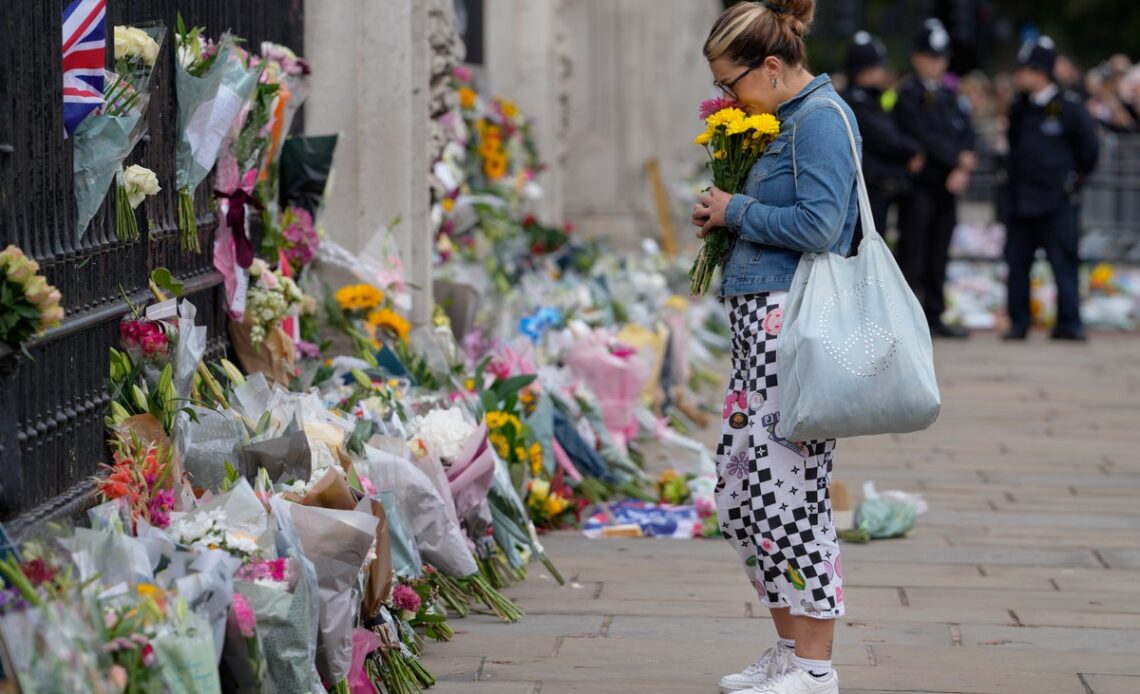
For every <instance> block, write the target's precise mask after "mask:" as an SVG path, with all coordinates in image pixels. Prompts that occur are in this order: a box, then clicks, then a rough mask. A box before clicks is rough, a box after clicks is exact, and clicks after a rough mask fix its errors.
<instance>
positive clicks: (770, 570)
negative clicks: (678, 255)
mask: <svg viewBox="0 0 1140 694" xmlns="http://www.w3.org/2000/svg"><path fill="white" fill-rule="evenodd" d="M814 4H815V3H814V2H812V0H783V1H777V0H768V1H767V2H760V3H751V2H747V3H741V4H737V5H734V6H733V7H731V8H730V9H728V10H727V11H726V12H725V13H724V14H723V15H722V16H721V17H720V19H719V20H717V22H716V24H715V25H714V26H713V28H712V32H711V33H710V34H709V38H708V41H707V42H706V43H705V57H706V58H707V59H708V62H709V67H710V69H711V70H712V73H713V78H714V80H715V82H714V84H715V85H716V86H717V87H718V88H719V89H721V90H722V91H723V92H724V94H725V96H727V97H729V98H732V99H735V100H736V101H738V102H740V104H742V106H743V107H744V109H745V110H746V111H747V112H749V113H750V114H756V113H774V114H776V117H777V119H779V121H780V123H781V135H780V137H779V138H778V139H777V140H776V141H775V142H773V143H772V144H771V145H769V146H768V148H767V149H766V150H765V152H764V155H763V157H761V159H760V161H758V162H757V163H756V166H755V167H754V168H753V169H752V172H751V174H750V175H749V177H748V181H747V183H746V185H745V193H744V194H743V195H730V194H728V193H726V192H724V191H721V190H718V189H716V188H712V189H710V190H709V191H707V192H706V193H705V194H704V195H702V196H701V199H700V202H698V204H697V205H696V206H695V207H694V208H693V223H694V224H696V225H697V226H699V227H701V230H700V231H699V232H698V233H697V236H698V237H701V238H703V237H704V236H705V235H706V234H707V233H708V232H709V231H711V230H712V229H715V228H718V227H723V228H726V229H728V230H729V231H730V232H731V233H733V234H734V235H735V236H736V239H735V246H734V248H733V250H732V253H731V255H730V256H729V259H728V261H727V263H726V264H725V268H724V280H723V283H722V285H721V295H722V297H723V299H724V302H725V303H726V304H727V306H728V311H729V317H730V321H731V324H732V332H733V340H732V343H733V347H732V352H733V354H732V361H733V373H732V378H731V382H730V384H729V393H728V397H727V398H726V399H725V406H724V425H723V432H722V436H721V442H720V444H719V445H718V447H717V468H718V474H719V477H720V480H719V483H718V485H717V511H718V516H719V520H720V522H721V529H722V531H723V532H724V535H725V537H726V538H727V539H728V541H729V542H730V543H731V544H732V545H733V546H734V547H735V548H736V550H737V552H739V554H740V557H741V559H742V561H743V562H744V567H745V573H746V574H747V575H748V578H749V579H750V580H751V581H752V584H753V586H755V588H756V590H757V592H758V593H759V596H760V602H761V603H763V604H764V605H765V606H766V607H768V608H769V610H770V611H771V613H772V619H773V621H774V622H775V625H776V631H777V632H778V633H779V642H778V643H777V644H776V645H775V646H774V647H773V648H771V649H769V650H768V651H767V652H766V653H764V654H763V656H762V657H761V658H760V659H759V660H758V661H757V662H756V663H754V664H753V665H751V666H749V667H748V668H746V669H745V670H744V671H743V672H740V673H737V674H733V675H728V676H726V677H725V678H724V679H722V680H721V681H720V690H721V692H736V691H747V692H750V693H751V694H759V693H761V692H763V693H765V694H784V693H785V692H788V693H790V692H796V693H797V694H806V693H808V692H812V693H815V692H838V691H839V681H838V678H837V676H836V674H835V673H834V671H833V670H832V669H831V647H832V639H833V637H834V634H835V620H836V619H837V618H838V617H840V616H842V615H843V614H844V605H843V588H842V572H843V568H842V564H841V562H840V560H839V545H838V544H837V542H836V535H835V526H834V524H833V522H832V519H831V504H830V500H829V493H828V487H829V485H830V479H831V464H832V452H833V450H834V448H835V441H810V442H793V441H786V440H784V439H781V438H780V437H778V436H777V435H776V433H775V432H776V422H777V421H778V420H779V417H780V406H779V380H780V365H779V364H778V363H777V362H776V340H777V337H778V335H779V333H780V328H781V324H782V319H783V306H784V301H785V299H786V297H787V291H788V289H789V288H790V287H791V283H792V276H793V275H794V274H795V270H796V265H797V263H798V262H799V260H800V256H801V255H802V254H804V253H825V252H831V253H840V254H844V255H846V254H847V251H848V250H849V246H850V244H851V237H852V233H853V231H854V229H855V224H856V221H857V218H858V198H857V193H856V182H855V174H856V166H858V164H857V163H856V162H855V161H854V158H853V157H852V155H851V146H850V144H849V136H848V130H847V125H846V124H845V123H844V115H846V118H847V120H848V121H849V122H850V123H851V127H852V128H855V116H854V114H852V113H851V111H850V110H849V109H848V108H847V106H846V105H845V104H844V103H843V101H842V99H840V98H839V96H838V95H837V94H836V93H835V90H834V89H833V88H832V86H831V80H830V79H829V78H828V77H827V75H819V76H813V75H812V74H810V73H809V72H808V71H807V69H806V67H805V60H806V55H805V46H804V34H805V33H806V31H807V28H808V25H809V24H810V23H811V20H812V14H813V12H814ZM857 142H858V139H857Z"/></svg>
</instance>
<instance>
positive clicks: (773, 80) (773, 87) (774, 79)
mask: <svg viewBox="0 0 1140 694" xmlns="http://www.w3.org/2000/svg"><path fill="white" fill-rule="evenodd" d="M775 88H776V78H775V77H773V78H772V89H775Z"/></svg>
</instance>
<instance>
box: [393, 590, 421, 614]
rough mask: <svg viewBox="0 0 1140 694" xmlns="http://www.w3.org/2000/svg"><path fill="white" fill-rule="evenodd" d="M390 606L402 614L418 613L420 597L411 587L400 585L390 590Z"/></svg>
mask: <svg viewBox="0 0 1140 694" xmlns="http://www.w3.org/2000/svg"><path fill="white" fill-rule="evenodd" d="M392 604H393V605H395V606H396V609H397V610H401V611H403V612H419V611H420V596H419V593H417V592H416V591H415V589H414V588H412V587H411V586H406V585H403V584H400V585H398V586H396V587H395V588H393V589H392Z"/></svg>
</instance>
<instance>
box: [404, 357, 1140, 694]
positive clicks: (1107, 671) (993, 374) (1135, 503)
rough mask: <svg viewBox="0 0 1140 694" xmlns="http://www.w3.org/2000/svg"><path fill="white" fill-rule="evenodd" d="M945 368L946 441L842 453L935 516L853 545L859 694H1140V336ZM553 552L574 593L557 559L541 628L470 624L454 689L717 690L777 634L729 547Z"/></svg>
mask: <svg viewBox="0 0 1140 694" xmlns="http://www.w3.org/2000/svg"><path fill="white" fill-rule="evenodd" d="M938 360H939V373H940V377H941V380H942V385H943V399H944V402H945V406H944V410H943V415H942V418H941V419H940V421H939V423H938V424H937V425H936V426H935V427H934V428H933V429H932V430H931V431H928V432H924V433H922V434H918V435H913V436H907V437H886V438H880V439H866V440H852V441H841V442H840V445H839V449H838V451H837V456H836V460H837V463H836V478H837V479H839V480H842V481H844V482H845V483H846V484H847V485H848V486H849V487H850V488H851V490H852V492H858V490H859V488H860V487H861V486H862V483H863V481H864V480H868V479H873V480H875V482H876V483H877V484H878V487H879V489H881V490H882V489H891V488H898V489H905V490H909V491H916V492H919V493H921V494H922V495H923V496H924V497H925V498H926V500H927V501H928V502H929V503H930V505H931V511H930V513H928V514H927V515H926V516H924V517H922V518H921V519H920V521H919V527H918V528H917V529H916V531H915V532H914V533H913V534H912V536H911V537H909V538H907V539H905V540H896V541H885V542H876V543H872V544H870V545H862V546H860V545H847V544H845V545H844V550H843V551H844V553H845V556H844V568H845V570H846V574H845V578H846V590H845V593H846V601H847V605H848V610H849V613H848V616H847V617H846V618H844V619H843V620H842V622H841V625H840V626H839V630H838V634H837V639H836V641H837V642H836V664H837V667H838V670H839V674H840V681H841V683H842V687H843V689H842V691H844V692H847V693H854V692H888V691H889V692H1003V693H1004V692H1016V693H1020V692H1033V693H1035V694H1045V693H1050V692H1066V693H1068V692H1072V693H1076V694H1087V693H1089V692H1093V693H1095V694H1124V693H1128V694H1135V693H1136V692H1140V339H1135V338H1125V337H1112V336H1106V337H1103V338H1101V339H1098V340H1096V341H1094V342H1093V343H1092V344H1091V345H1088V346H1086V347H1081V346H1069V345H1054V344H1049V343H1048V342H1047V341H1046V340H1044V338H1041V337H1037V338H1036V339H1035V340H1034V342H1032V343H1030V344H1028V345H1005V344H1001V343H999V342H998V341H997V339H996V338H995V337H992V336H978V337H975V339H973V340H971V341H970V342H969V343H966V344H949V343H944V342H943V343H938ZM704 437H705V438H706V439H711V438H713V437H715V432H711V431H709V432H705V433H704ZM655 464H658V465H660V463H659V462H658V463H655ZM547 544H548V549H549V552H550V555H551V556H552V557H553V558H554V559H555V561H556V563H557V564H558V566H559V568H560V569H561V570H562V571H563V573H564V574H566V575H567V576H568V577H573V578H574V584H573V585H571V586H568V587H565V588H559V587H558V586H557V585H556V584H555V583H554V582H553V581H552V580H550V579H549V577H547V576H546V575H545V572H544V571H543V570H542V568H541V567H540V566H536V567H534V568H533V569H532V574H531V578H530V579H529V580H528V581H527V582H526V583H525V584H522V585H520V586H517V587H514V588H512V589H509V590H508V591H507V593H508V594H509V595H511V596H512V597H513V598H515V599H517V600H518V602H519V603H520V604H521V605H522V606H523V608H524V609H525V610H526V611H527V616H526V617H525V618H524V619H523V621H522V622H520V623H518V624H514V625H505V624H500V623H498V622H496V621H495V620H493V619H490V618H487V617H481V616H476V617H471V618H468V619H466V620H457V621H455V622H453V625H454V627H455V629H456V632H457V635H456V638H455V640H454V641H452V642H451V643H448V644H431V645H429V648H428V657H427V658H426V664H427V666H428V668H429V669H430V670H431V671H432V672H434V673H436V674H437V675H438V676H440V679H441V683H440V684H439V685H438V687H437V688H436V689H435V690H434V691H436V692H438V694H452V693H455V692H462V693H466V692H487V693H492V692H493V693H495V694H531V693H534V692H541V693H542V694H561V693H563V692H591V693H596V694H608V693H610V692H613V693H617V692H622V693H623V694H624V693H626V692H633V693H638V694H640V693H645V694H649V693H657V692H668V693H674V692H676V693H678V694H681V693H686V694H687V693H693V692H695V693H702V692H709V693H712V692H715V691H716V680H717V679H718V678H719V676H720V675H722V674H724V673H726V672H729V671H733V670H736V669H739V668H740V667H741V666H743V665H744V664H746V663H748V662H750V661H751V660H753V659H754V658H755V656H756V655H757V654H758V653H759V651H760V650H761V649H762V648H765V647H767V646H768V645H769V643H770V642H772V641H773V638H774V637H773V635H774V631H773V630H772V628H771V623H770V620H769V619H768V618H767V617H766V615H765V614H764V610H763V608H762V607H761V606H760V605H759V604H758V603H757V600H756V595H755V593H754V592H753V591H752V589H751V587H750V586H749V585H748V584H747V582H746V581H745V580H744V578H743V574H742V572H741V571H740V570H739V568H738V566H737V561H736V556H735V553H734V552H733V551H732V550H731V548H730V547H729V546H728V545H727V543H725V542H723V541H721V540H711V541H710V540H706V541H700V540H648V539H646V540H593V541H590V540H585V539H582V538H581V537H579V536H577V535H576V534H562V535H557V536H554V537H551V538H549V540H548V542H547Z"/></svg>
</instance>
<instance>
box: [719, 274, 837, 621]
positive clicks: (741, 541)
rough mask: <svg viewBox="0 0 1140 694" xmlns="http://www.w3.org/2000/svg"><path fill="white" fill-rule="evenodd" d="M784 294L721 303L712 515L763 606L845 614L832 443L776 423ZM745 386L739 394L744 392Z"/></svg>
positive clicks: (828, 616)
mask: <svg viewBox="0 0 1140 694" xmlns="http://www.w3.org/2000/svg"><path fill="white" fill-rule="evenodd" d="M785 299H786V294H784V293H773V294H755V295H748V296H740V297H731V298H729V299H728V300H727V302H726V303H727V304H728V311H729V319H730V322H731V325H732V334H733V340H732V368H733V373H732V378H731V380H730V383H729V394H728V396H727V397H726V400H725V403H726V404H725V415H726V416H725V419H724V423H723V428H722V433H721V439H720V441H719V443H718V445H717V451H716V453H717V473H718V476H719V480H718V483H717V488H716V502H717V511H718V520H720V523H721V530H722V532H723V534H724V536H725V538H726V539H727V540H728V541H729V543H731V544H732V545H733V547H734V548H735V549H736V551H737V552H738V553H739V555H740V558H741V560H742V561H743V562H744V569H745V573H746V574H747V575H748V578H749V580H750V581H751V582H752V584H753V586H755V588H756V590H757V593H758V594H759V596H760V600H761V602H762V603H764V604H765V605H767V606H769V607H789V608H791V612H792V614H798V615H807V616H812V617H818V618H824V619H832V618H836V617H839V616H842V615H843V613H844V606H843V588H842V583H843V578H842V575H841V572H842V563H841V562H840V559H839V545H838V543H837V540H836V535H835V527H834V523H833V522H832V517H831V501H830V498H829V496H828V490H829V487H830V484H831V468H832V456H833V452H834V450H835V441H834V440H829V441H812V442H803V443H801V442H792V441H786V440H784V439H781V438H779V437H778V436H777V435H776V422H778V421H779V417H780V413H779V393H778V365H777V363H776V343H777V337H778V336H777V335H774V334H770V333H768V332H767V331H766V330H765V328H764V326H765V325H767V326H769V327H773V329H775V330H777V332H778V331H779V327H778V326H779V323H780V322H779V321H778V320H771V319H769V320H765V319H766V318H767V317H769V314H771V313H772V312H773V311H776V310H778V309H781V308H782V307H783V303H784V300H785ZM742 393H743V395H741V394H742Z"/></svg>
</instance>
